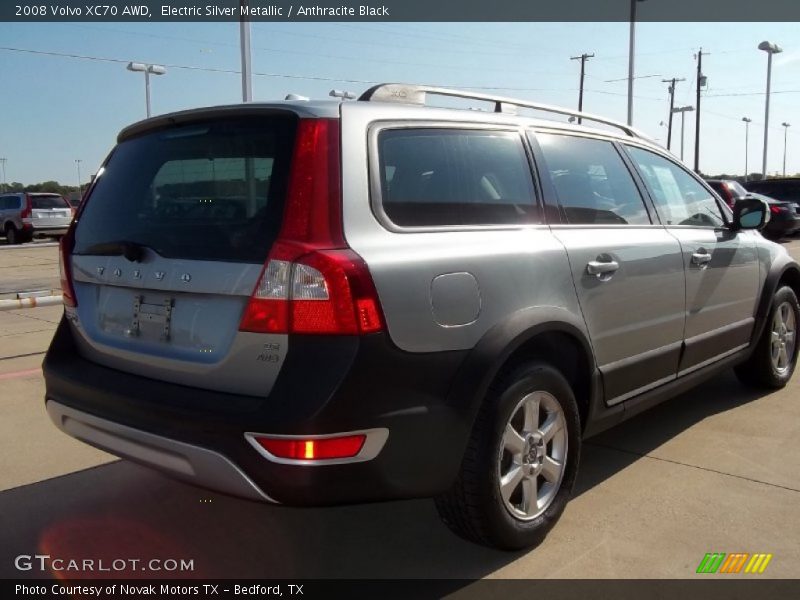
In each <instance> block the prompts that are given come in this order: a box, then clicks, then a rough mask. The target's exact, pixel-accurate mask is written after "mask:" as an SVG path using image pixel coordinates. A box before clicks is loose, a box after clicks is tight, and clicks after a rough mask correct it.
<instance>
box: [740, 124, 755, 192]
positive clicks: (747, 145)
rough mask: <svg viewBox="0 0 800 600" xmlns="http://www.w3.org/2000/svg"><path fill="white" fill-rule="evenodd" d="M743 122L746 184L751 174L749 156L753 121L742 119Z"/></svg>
mask: <svg viewBox="0 0 800 600" xmlns="http://www.w3.org/2000/svg"><path fill="white" fill-rule="evenodd" d="M742 121H744V182H745V183H747V175H748V173H749V172H750V171H749V170H748V169H747V154H748V150H749V148H750V123H752V122H753V119H748V118H747V117H742Z"/></svg>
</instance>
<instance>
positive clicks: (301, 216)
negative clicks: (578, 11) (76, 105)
mask: <svg viewBox="0 0 800 600" xmlns="http://www.w3.org/2000/svg"><path fill="white" fill-rule="evenodd" d="M439 96H448V97H461V98H462V99H463V98H466V99H467V100H468V101H469V102H472V103H475V102H478V101H487V102H488V103H489V105H488V106H489V107H490V108H489V110H485V111H481V110H478V111H476V110H460V109H455V108H434V107H431V106H426V101H427V100H429V99H430V98H431V97H439ZM446 102H453V100H452V99H450V98H448V99H447V101H446ZM530 110H538V111H540V112H541V111H545V112H547V113H548V114H553V113H558V114H560V115H573V116H579V117H581V119H583V120H584V121H593V122H595V123H599V124H600V125H601V126H603V127H605V128H607V129H608V130H605V129H597V128H589V127H586V126H583V125H570V124H566V123H561V122H556V121H553V120H543V119H534V118H531V117H528V116H522V115H520V114H517V111H519V112H523V111H530ZM118 141H119V143H118V145H117V146H116V148H115V149H114V150H113V151H112V152H111V154H110V155H109V157H108V159H107V160H106V161H105V163H104V165H103V167H102V168H101V169H100V172H99V173H98V176H97V177H96V179H95V181H94V183H93V184H92V187H91V190H90V191H89V193H88V196H87V199H86V201H85V202H84V203H83V204H82V206H81V207H80V210H79V212H78V214H77V216H76V219H75V221H74V223H73V225H72V227H71V228H70V231H69V234H68V235H67V237H65V238H64V240H63V241H62V250H61V273H62V286H63V292H64V301H65V312H64V318H63V320H62V322H61V324H60V325H59V327H58V330H57V333H56V335H55V338H54V339H53V342H52V345H51V347H50V350H49V352H48V354H47V357H46V359H45V362H44V373H45V379H46V398H45V401H46V407H47V411H48V413H49V415H50V416H51V418H52V420H53V421H54V423H55V424H56V425H57V426H58V427H59V428H61V429H62V430H63V431H65V432H66V433H68V434H70V435H72V436H74V437H76V438H78V439H80V440H83V441H85V442H87V443H89V444H92V445H94V446H97V447H100V448H103V449H105V450H108V451H109V452H112V453H114V454H116V455H119V456H122V457H125V458H128V459H130V460H133V461H137V462H139V463H143V464H145V465H148V466H151V467H154V468H156V469H160V470H162V471H165V472H167V473H169V474H171V475H173V476H176V477H179V478H182V479H184V480H188V481H190V482H194V483H196V484H199V485H202V486H207V487H209V488H213V489H216V490H221V491H223V492H227V493H230V494H235V495H238V496H242V497H245V498H249V499H253V500H261V501H267V502H275V503H282V504H289V505H321V504H337V503H354V502H364V501H376V500H385V499H397V498H416V497H434V498H436V505H437V507H438V509H439V512H440V513H441V516H442V518H443V520H444V521H445V522H446V523H447V525H448V526H450V527H451V528H452V529H453V530H454V531H456V532H457V533H458V534H460V535H462V536H464V537H466V538H468V539H471V540H474V541H477V542H480V543H483V544H487V545H492V546H496V547H500V548H506V549H514V548H521V547H526V546H532V545H535V544H537V543H539V542H541V540H542V539H544V536H545V535H546V534H547V532H548V531H549V529H550V528H551V527H552V526H553V525H554V524H555V522H556V521H557V520H558V518H559V516H560V515H561V513H562V511H563V510H564V507H565V505H566V502H567V500H568V498H569V495H570V492H571V490H572V487H573V484H574V483H575V478H576V473H577V469H578V464H579V458H580V451H581V440H582V439H585V438H586V437H588V436H590V435H593V434H595V433H597V432H599V431H601V430H604V429H607V428H608V427H611V426H613V425H614V424H616V423H619V422H620V421H622V420H623V419H626V418H628V417H630V416H632V415H635V414H637V413H638V412H640V411H641V410H643V409H645V408H647V407H649V406H652V405H653V404H655V403H657V402H659V401H661V400H664V399H666V398H669V397H671V396H673V395H675V394H676V393H678V392H680V391H683V390H686V389H687V388H689V387H691V386H694V385H696V384H697V383H698V382H700V381H702V380H704V379H706V378H708V377H710V376H712V375H714V374H716V373H719V372H720V371H722V370H723V369H727V368H731V367H733V368H735V370H736V373H737V375H738V376H739V378H740V379H741V380H742V381H743V382H745V383H747V384H750V385H757V386H762V387H765V388H779V387H781V386H783V385H785V384H786V382H787V381H788V380H789V378H790V377H791V376H792V372H793V370H794V367H795V362H796V360H797V338H796V336H797V323H798V316H799V315H798V311H799V309H798V301H797V296H798V294H800V267H798V264H797V263H795V262H794V261H793V260H791V259H790V257H789V256H788V254H787V252H786V251H785V250H784V249H783V248H782V247H781V246H779V245H777V244H774V243H772V242H768V241H766V240H765V239H763V238H762V237H761V236H760V235H759V233H758V231H757V230H758V229H759V228H760V227H762V226H763V225H764V222H765V220H766V219H767V218H768V213H767V211H766V210H765V207H764V205H763V204H762V203H761V202H759V201H757V200H753V199H744V200H742V201H740V202H739V203H738V204H737V205H736V206H735V208H734V209H733V211H731V210H730V209H729V208H728V207H727V206H726V205H725V204H724V203H723V202H722V201H721V200H720V199H719V198H718V197H717V196H716V195H715V194H714V192H713V191H712V190H711V189H710V188H709V187H708V186H707V185H706V184H705V183H704V182H703V181H702V180H701V179H699V178H698V177H697V176H695V174H693V173H692V172H690V171H689V170H687V169H686V168H685V167H684V166H683V165H682V164H681V163H680V162H678V161H677V160H675V158H674V157H672V156H671V155H670V154H668V153H666V152H665V151H664V150H663V149H662V148H660V147H658V146H657V145H655V144H653V143H651V142H650V141H648V140H647V139H645V138H644V137H643V136H641V135H639V134H638V133H637V132H636V131H634V130H633V129H631V128H629V127H627V126H625V125H622V124H619V123H615V122H613V121H609V120H607V119H604V118H601V117H596V116H592V115H585V114H580V113H574V112H573V111H570V110H567V109H560V108H553V107H548V106H543V105H537V104H532V103H528V102H525V101H520V100H513V99H508V98H495V97H491V96H484V95H476V94H469V93H466V92H457V91H454V90H447V89H442V88H429V87H419V86H402V85H394V84H387V85H380V86H376V87H374V88H372V89H370V90H368V91H367V92H365V93H364V94H363V95H362V96H361V98H359V100H358V101H355V102H344V103H339V102H331V101H328V102H309V101H292V102H270V103H253V104H244V105H235V106H222V107H214V108H205V109H199V110H191V111H186V112H179V113H174V114H169V115H164V116H158V117H155V118H152V119H148V120H146V121H142V122H140V123H137V124H134V125H132V126H130V127H128V128H127V129H125V130H123V131H122V133H121V134H120V135H119V140H118Z"/></svg>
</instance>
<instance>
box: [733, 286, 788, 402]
mask: <svg viewBox="0 0 800 600" xmlns="http://www.w3.org/2000/svg"><path fill="white" fill-rule="evenodd" d="M798 323H800V304H798V301H797V296H796V295H795V293H794V290H792V288H790V287H789V286H783V287H781V288H780V289H779V290H778V291H777V292H775V296H774V297H773V299H772V306H771V307H770V311H769V315H768V317H767V323H766V325H764V331H763V332H762V333H761V338H760V339H759V340H758V343H757V344H756V347H755V349H754V350H753V353H752V354H751V355H750V358H748V359H747V361H746V362H744V363H742V364H740V365H738V366H737V367H736V368H735V369H734V371H735V372H736V376H737V377H738V378H739V381H741V382H742V383H744V384H746V385H749V386H752V387H757V388H762V389H773V390H776V389H780V388H782V387H783V386H785V385H786V384H787V383H788V382H789V380H790V379H791V378H792V374H793V373H794V369H795V366H796V365H797V350H798V345H797V326H798Z"/></svg>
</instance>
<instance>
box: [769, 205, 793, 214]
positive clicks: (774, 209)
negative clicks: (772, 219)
mask: <svg viewBox="0 0 800 600" xmlns="http://www.w3.org/2000/svg"><path fill="white" fill-rule="evenodd" d="M769 210H770V212H771V213H772V214H773V215H777V214H779V213H782V212H785V211H787V210H789V209H788V208H786V207H785V206H775V205H772V206H770V207H769Z"/></svg>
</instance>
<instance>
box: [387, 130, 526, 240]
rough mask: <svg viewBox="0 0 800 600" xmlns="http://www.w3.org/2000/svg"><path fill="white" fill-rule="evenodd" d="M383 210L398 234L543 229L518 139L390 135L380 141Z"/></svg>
mask: <svg viewBox="0 0 800 600" xmlns="http://www.w3.org/2000/svg"><path fill="white" fill-rule="evenodd" d="M378 157H379V176H380V186H381V203H382V204H381V206H382V208H383V211H384V213H385V214H386V216H387V217H388V219H389V220H390V221H391V222H392V223H394V224H395V225H399V226H401V227H431V226H433V227H436V226H454V225H517V224H528V223H538V222H540V216H539V209H538V205H537V203H536V196H535V193H534V189H533V183H532V177H531V171H530V167H529V164H528V159H527V157H526V155H525V149H524V147H523V144H522V139H521V138H520V136H519V134H517V133H516V132H506V131H483V130H465V129H434V128H431V129H386V130H383V131H381V132H380V133H379V134H378Z"/></svg>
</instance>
